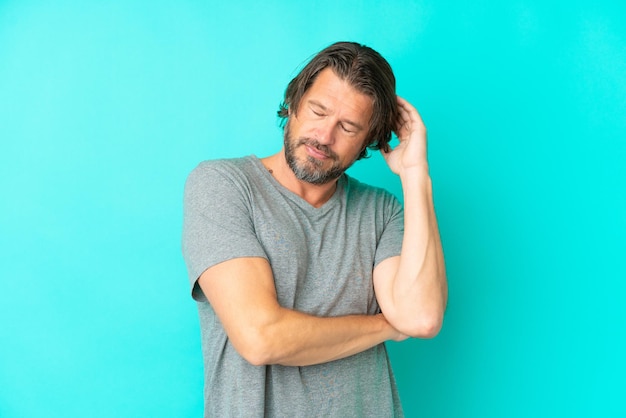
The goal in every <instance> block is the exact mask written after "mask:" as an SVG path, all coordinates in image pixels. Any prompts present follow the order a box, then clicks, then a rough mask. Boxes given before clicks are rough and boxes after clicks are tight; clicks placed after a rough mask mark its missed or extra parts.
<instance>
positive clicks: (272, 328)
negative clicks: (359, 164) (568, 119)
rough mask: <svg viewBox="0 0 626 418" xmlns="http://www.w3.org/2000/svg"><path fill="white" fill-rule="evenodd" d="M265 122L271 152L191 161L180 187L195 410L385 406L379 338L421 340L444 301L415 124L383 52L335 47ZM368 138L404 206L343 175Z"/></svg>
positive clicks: (255, 412)
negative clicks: (194, 309)
mask: <svg viewBox="0 0 626 418" xmlns="http://www.w3.org/2000/svg"><path fill="white" fill-rule="evenodd" d="M279 116H280V117H282V118H284V119H285V120H286V124H285V126H284V144H283V145H284V146H283V149H282V150H281V151H280V152H278V153H276V154H274V155H271V156H269V157H266V158H262V159H259V158H257V157H255V156H248V157H244V158H237V159H227V160H214V161H206V162H203V163H201V164H200V165H199V166H198V167H197V168H196V169H194V171H193V172H192V173H191V174H190V176H189V178H188V180H187V184H186V188H185V219H184V229H183V252H184V255H185V260H186V262H187V266H188V270H189V278H190V281H191V286H192V295H193V297H194V298H195V299H196V300H197V301H198V308H199V312H200V320H201V331H202V344H203V353H204V365H205V416H237V417H241V416H289V417H311V416H323V417H328V416H333V417H350V416H372V417H385V416H401V415H402V408H401V405H400V401H399V398H398V394H397V389H396V385H395V381H394V378H393V373H392V371H391V367H390V364H389V360H388V357H387V352H386V349H385V346H384V344H383V343H384V341H387V340H395V341H401V340H403V339H405V338H407V337H420V338H429V337H433V336H434V335H436V334H437V333H438V331H439V329H440V327H441V324H442V321H443V314H444V310H445V306H446V300H447V284H446V278H445V268H444V260H443V253H442V248H441V242H440V239H439V232H438V228H437V222H436V219H435V211H434V206H433V198H432V188H431V180H430V176H429V171H428V162H427V159H426V129H425V127H424V124H423V123H422V120H421V118H420V116H419V114H418V112H417V111H416V110H415V108H414V107H413V106H411V105H410V104H409V103H408V102H407V101H405V100H403V99H401V98H399V97H397V96H396V93H395V77H394V75H393V72H392V71H391V67H390V66H389V64H388V63H387V61H385V60H384V58H382V56H380V55H379V54H378V53H377V52H376V51H374V50H372V49H370V48H368V47H365V46H362V45H359V44H356V43H348V42H340V43H336V44H333V45H331V46H329V47H328V48H326V49H324V50H323V51H321V52H320V53H319V54H318V55H316V56H315V57H314V58H313V59H312V60H311V61H310V62H309V63H308V64H307V65H306V67H305V68H304V69H303V70H302V71H301V72H300V74H298V75H297V76H296V77H295V78H294V79H293V80H292V81H291V82H290V83H289V86H288V88H287V91H286V93H285V99H284V103H283V104H282V105H281V107H280V109H279ZM392 130H393V131H395V132H396V134H397V136H398V138H399V141H400V142H399V145H398V146H397V147H395V149H393V150H392V149H390V147H389V145H388V143H389V140H390V138H391V131H392ZM368 148H370V149H374V150H376V149H380V150H381V152H382V153H383V155H384V157H385V160H386V162H387V164H388V166H389V168H390V170H391V171H392V172H394V173H396V174H397V175H399V177H400V180H401V183H402V191H403V195H404V208H402V205H400V203H399V202H398V201H397V200H396V199H395V198H394V197H393V196H392V195H391V194H390V193H388V192H386V191H385V190H382V189H380V188H375V187H371V186H367V185H365V184H362V183H360V182H358V181H357V180H355V179H353V178H351V177H349V176H348V175H346V174H345V173H344V171H345V170H346V169H347V168H348V167H350V165H351V164H352V163H354V162H355V161H356V160H357V159H359V158H362V157H363V156H365V155H366V154H367V149H368Z"/></svg>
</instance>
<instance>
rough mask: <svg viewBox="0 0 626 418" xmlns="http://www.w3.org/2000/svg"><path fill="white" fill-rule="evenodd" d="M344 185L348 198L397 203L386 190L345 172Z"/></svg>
mask: <svg viewBox="0 0 626 418" xmlns="http://www.w3.org/2000/svg"><path fill="white" fill-rule="evenodd" d="M344 187H345V190H346V196H347V197H348V199H349V200H357V201H371V202H378V203H382V204H392V205H393V204H399V202H398V199H397V198H396V197H395V196H394V195H393V194H392V193H391V192H389V191H388V190H386V189H384V188H382V187H376V186H372V185H370V184H367V183H363V182H360V181H359V180H357V179H355V178H354V177H351V176H349V175H347V174H344Z"/></svg>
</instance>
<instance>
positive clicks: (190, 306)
mask: <svg viewBox="0 0 626 418" xmlns="http://www.w3.org/2000/svg"><path fill="white" fill-rule="evenodd" d="M339 40H352V41H358V42H361V43H364V44H366V45H368V46H371V47H373V48H374V49H376V50H378V51H379V52H380V53H381V54H382V55H383V56H385V57H386V58H387V59H388V60H389V62H390V63H391V65H392V67H393V69H394V70H395V73H396V76H397V81H398V93H399V94H400V95H402V96H403V97H405V98H407V99H408V100H409V101H411V102H412V103H413V104H415V106H416V107H417V108H418V109H419V110H420V112H421V114H422V116H423V118H424V120H425V122H426V124H427V126H428V129H429V159H430V168H431V175H432V178H433V183H434V190H435V202H436V208H437V212H438V216H439V223H440V228H441V234H442V239H443V245H444V251H445V254H446V259H447V268H448V278H449V283H450V302H449V307H448V311H447V313H446V319H445V324H444V328H443V330H442V332H441V333H440V335H439V336H438V337H437V338H435V339H434V340H427V341H422V340H410V341H406V342H403V343H390V344H388V347H389V350H390V353H391V361H392V363H393V366H394V370H395V373H396V377H397V380H398V384H399V389H400V395H401V397H402V400H403V404H404V408H405V411H406V413H407V416H409V417H446V418H447V417H481V418H487V417H493V418H500V417H555V416H559V417H590V416H597V417H623V416H626V406H625V404H624V400H623V395H624V379H625V377H624V376H625V374H626V356H625V355H624V354H625V353H626V307H625V304H624V300H625V296H626V295H625V293H626V284H625V283H626V267H625V259H626V244H625V237H626V182H625V180H626V3H625V2H623V1H621V0H615V1H608V0H604V1H593V2H590V1H585V2H582V1H570V0H568V1H549V0H548V1H546V0H513V1H506V2H497V1H472V2H467V1H450V0H444V1H435V0H424V1H400V0H397V1H385V2H383V1H380V2H379V1H365V0H363V1H356V0H354V1H346V2H341V1H337V0H328V1H311V2H289V1H284V2H277V1H274V2H272V1H269V2H268V1H239V2H236V1H209V0H205V1H170V2H168V1H73V2H72V1H54V2H52V1H28V0H26V1H17V0H16V1H10V0H4V1H0V144H1V147H0V192H1V195H0V417H3V418H14V417H15V418H17V417H19V418H23V417H28V418H30V417H64V418H68V417H114V416H115V417H151V418H156V417H198V416H201V414H202V385H203V377H202V358H201V352H200V338H199V328H198V319H197V313H196V307H195V304H194V302H193V301H192V299H191V297H190V295H189V288H188V284H187V277H186V270H185V266H184V263H183V260H182V256H181V252H180V229H181V217H182V191H183V185H184V181H185V178H186V176H187V174H188V173H189V171H190V170H191V169H192V168H193V167H195V165H196V164H197V163H198V162H200V161H201V160H205V159H212V158H223V157H235V156H242V155H248V154H256V155H258V156H260V157H262V156H267V155H269V154H271V153H274V152H276V151H278V150H279V149H280V146H281V143H282V131H281V129H280V128H279V126H278V120H277V118H276V110H277V109H278V105H279V103H280V101H281V99H282V95H283V92H284V89H285V87H286V86H287V83H288V82H289V80H290V79H291V78H292V77H293V76H294V75H295V74H296V73H297V71H298V69H299V68H301V66H302V64H303V63H304V62H305V61H306V60H307V59H308V58H309V57H310V56H311V55H312V54H314V53H315V52H317V51H319V50H320V49H322V48H324V47H326V46H327V45H329V44H330V43H332V42H335V41H339ZM350 172H351V174H352V175H354V176H356V177H357V178H359V179H361V180H363V181H366V182H369V183H372V184H375V185H379V186H383V187H386V188H388V189H389V190H391V191H392V192H393V193H394V194H396V195H398V196H400V194H401V188H400V184H399V181H398V179H397V178H396V177H395V176H394V175H393V174H391V173H390V172H389V171H388V169H387V167H386V165H385V163H384V161H383V159H382V158H381V157H380V155H378V154H376V155H374V156H372V158H370V159H368V160H366V161H361V162H358V163H357V164H356V165H355V166H354V168H352V169H351V170H350Z"/></svg>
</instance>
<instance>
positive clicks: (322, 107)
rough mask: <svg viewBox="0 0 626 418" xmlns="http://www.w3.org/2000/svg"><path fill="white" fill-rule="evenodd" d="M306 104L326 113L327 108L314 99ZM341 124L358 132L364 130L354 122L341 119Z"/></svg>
mask: <svg viewBox="0 0 626 418" xmlns="http://www.w3.org/2000/svg"><path fill="white" fill-rule="evenodd" d="M308 102H309V104H311V105H313V106H315V107H319V108H320V109H321V110H323V111H325V112H327V111H328V108H327V107H326V106H324V105H323V104H321V103H320V102H318V101H317V100H315V99H309V100H308ZM341 122H342V123H345V124H347V125H351V126H353V127H355V128H356V129H358V130H363V129H364V128H363V126H361V125H360V124H358V123H356V122H353V121H351V120H350V119H342V120H341Z"/></svg>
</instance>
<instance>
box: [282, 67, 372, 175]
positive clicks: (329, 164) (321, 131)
mask: <svg viewBox="0 0 626 418" xmlns="http://www.w3.org/2000/svg"><path fill="white" fill-rule="evenodd" d="M372 112H373V101H372V98H371V97H369V96H366V95H364V94H362V93H359V92H358V91H357V90H355V89H354V88H353V87H352V86H350V85H349V84H348V83H347V82H346V81H343V80H341V79H340V78H339V77H337V75H335V73H334V72H333V71H332V70H331V69H330V68H327V69H325V70H322V71H321V72H320V73H319V74H318V76H317V78H316V79H315V81H314V82H313V85H312V86H311V87H310V88H309V89H308V90H307V92H306V93H305V94H304V96H303V97H302V99H301V100H300V105H299V107H298V112H297V114H296V113H294V112H292V111H291V110H290V112H289V120H288V121H287V125H286V126H285V136H284V143H285V158H286V159H287V163H288V164H289V167H291V170H292V171H293V172H294V174H295V175H296V177H297V178H298V179H299V180H302V181H305V182H307V183H312V184H317V185H321V184H326V183H328V182H331V181H333V180H335V179H337V178H338V177H339V176H340V175H341V174H342V173H343V172H344V171H345V170H347V169H348V168H349V167H350V166H351V165H352V163H354V161H356V159H357V157H358V156H359V154H360V153H361V151H362V150H363V148H364V146H365V139H366V137H367V133H368V132H369V122H370V119H371V117H372Z"/></svg>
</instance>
